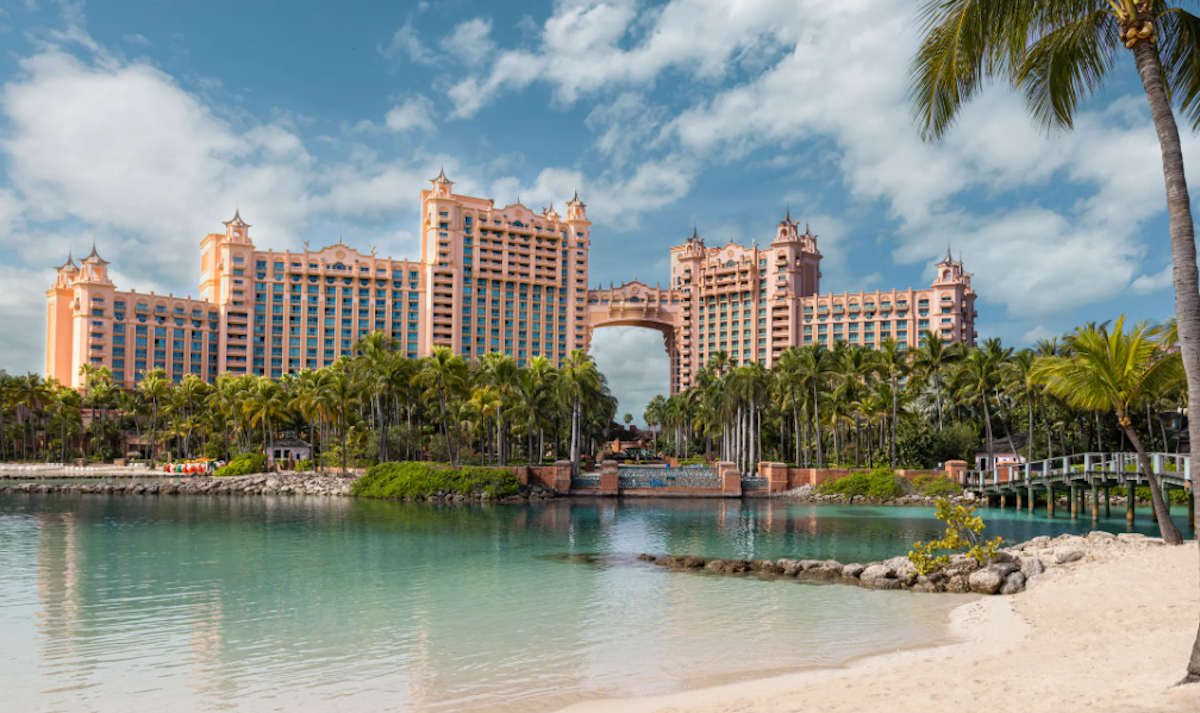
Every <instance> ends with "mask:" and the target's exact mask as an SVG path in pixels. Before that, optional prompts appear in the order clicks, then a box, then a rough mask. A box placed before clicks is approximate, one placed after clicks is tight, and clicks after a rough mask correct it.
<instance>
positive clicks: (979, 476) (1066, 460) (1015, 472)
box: [962, 452, 1192, 489]
mask: <svg viewBox="0 0 1200 713" xmlns="http://www.w3.org/2000/svg"><path fill="white" fill-rule="evenodd" d="M1147 456H1148V457H1149V459H1150V468H1151V470H1152V471H1153V472H1154V474H1155V475H1161V476H1166V477H1171V478H1179V479H1181V480H1183V481H1185V482H1188V483H1190V482H1191V480H1192V461H1191V458H1190V457H1188V456H1185V455H1180V454H1178V453H1148V454H1147ZM1109 473H1116V474H1119V476H1120V477H1119V478H1118V479H1119V480H1121V481H1124V480H1125V478H1126V477H1129V476H1132V478H1133V479H1135V480H1137V479H1138V478H1139V477H1140V476H1141V475H1142V473H1141V467H1140V465H1139V464H1138V459H1137V454H1136V453H1125V452H1117V453H1075V454H1072V455H1067V456H1059V457H1057V458H1047V459H1045V460H1039V461H1033V462H1032V463H1008V464H1004V465H999V466H996V467H994V468H987V469H984V470H970V471H967V472H966V473H965V474H964V476H963V483H962V484H963V485H966V486H969V487H976V488H980V489H982V488H985V487H999V486H1000V484H1001V483H1020V482H1029V481H1031V480H1033V479H1042V478H1049V479H1063V480H1065V479H1067V478H1068V477H1069V476H1072V475H1080V474H1109Z"/></svg>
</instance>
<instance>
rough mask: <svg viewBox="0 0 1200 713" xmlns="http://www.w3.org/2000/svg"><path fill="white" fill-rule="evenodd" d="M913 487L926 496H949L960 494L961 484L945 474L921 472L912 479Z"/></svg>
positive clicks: (919, 493)
mask: <svg viewBox="0 0 1200 713" xmlns="http://www.w3.org/2000/svg"><path fill="white" fill-rule="evenodd" d="M913 489H914V490H915V491H916V493H917V494H918V495H920V496H922V497H926V498H950V497H954V496H956V495H962V486H960V485H959V484H958V483H956V482H954V481H953V480H951V479H950V478H949V477H947V476H945V475H931V474H926V473H922V474H921V475H918V476H917V477H916V478H915V479H913Z"/></svg>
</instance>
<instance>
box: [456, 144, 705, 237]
mask: <svg viewBox="0 0 1200 713" xmlns="http://www.w3.org/2000/svg"><path fill="white" fill-rule="evenodd" d="M698 170H699V166H697V165H696V164H695V163H694V162H692V161H690V160H687V159H685V158H682V157H675V156H668V157H665V158H663V159H661V160H649V161H646V162H644V163H641V164H639V165H638V166H636V167H634V168H633V169H632V170H630V171H614V172H610V173H605V174H601V175H600V176H598V177H595V178H587V177H586V176H585V174H584V173H583V172H581V171H578V170H575V169H564V168H547V169H543V170H542V171H541V172H540V173H539V174H538V176H537V178H536V179H535V180H534V182H533V183H532V184H526V183H522V182H521V181H520V180H519V179H517V178H515V177H511V176H507V177H503V178H498V179H496V180H495V181H493V182H492V183H491V190H490V192H488V195H490V196H491V197H492V198H494V199H495V200H496V202H497V203H499V204H501V205H506V204H509V203H513V202H515V201H516V200H517V198H520V199H521V202H522V203H523V204H525V205H526V206H530V207H534V208H542V207H547V206H549V205H550V204H551V203H557V204H558V210H559V212H560V213H561V212H563V211H562V204H563V203H564V202H565V201H567V200H570V198H571V196H572V195H574V193H575V192H576V191H578V193H579V197H580V199H581V200H583V201H584V202H585V203H586V204H587V212H588V218H589V219H590V220H591V221H592V222H593V223H596V224H598V225H603V226H605V227H607V228H610V229H613V230H619V231H621V230H632V229H634V228H637V227H639V226H640V225H641V219H642V216H643V215H644V214H646V213H648V212H652V211H655V210H658V209H660V208H663V207H665V206H668V205H671V204H673V203H675V202H676V201H678V200H679V199H680V198H682V197H683V196H685V195H687V193H688V192H689V191H690V190H691V188H692V184H693V182H694V181H695V178H696V173H697V171H698ZM455 190H457V188H456V189H455Z"/></svg>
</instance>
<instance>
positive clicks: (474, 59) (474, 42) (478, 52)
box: [438, 17, 496, 67]
mask: <svg viewBox="0 0 1200 713" xmlns="http://www.w3.org/2000/svg"><path fill="white" fill-rule="evenodd" d="M491 34H492V21H491V20H488V19H486V18H482V17H476V18H472V19H470V20H467V21H466V22H461V23H459V24H458V25H456V26H455V27H454V30H453V31H452V32H451V33H450V34H449V35H446V36H445V37H443V38H442V39H441V40H440V41H439V42H438V44H439V45H440V46H441V48H442V49H443V50H445V52H446V53H447V54H448V55H450V57H452V58H454V59H457V60H458V61H460V62H462V63H463V64H465V65H467V66H468V67H478V66H480V65H482V64H483V62H484V60H486V59H487V58H488V57H489V56H490V55H491V54H492V53H493V52H495V50H496V43H495V42H493V41H492V37H491Z"/></svg>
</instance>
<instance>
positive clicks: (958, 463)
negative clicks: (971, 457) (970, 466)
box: [945, 460, 967, 485]
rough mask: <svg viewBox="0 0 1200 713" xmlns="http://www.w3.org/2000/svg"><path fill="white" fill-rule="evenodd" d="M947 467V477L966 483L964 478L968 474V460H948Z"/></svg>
mask: <svg viewBox="0 0 1200 713" xmlns="http://www.w3.org/2000/svg"><path fill="white" fill-rule="evenodd" d="M945 467H946V477H947V478H949V479H950V480H953V481H954V482H956V483H958V484H959V485H966V483H965V482H964V478H965V476H966V474H967V462H966V461H965V460H948V461H946V466H945Z"/></svg>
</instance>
